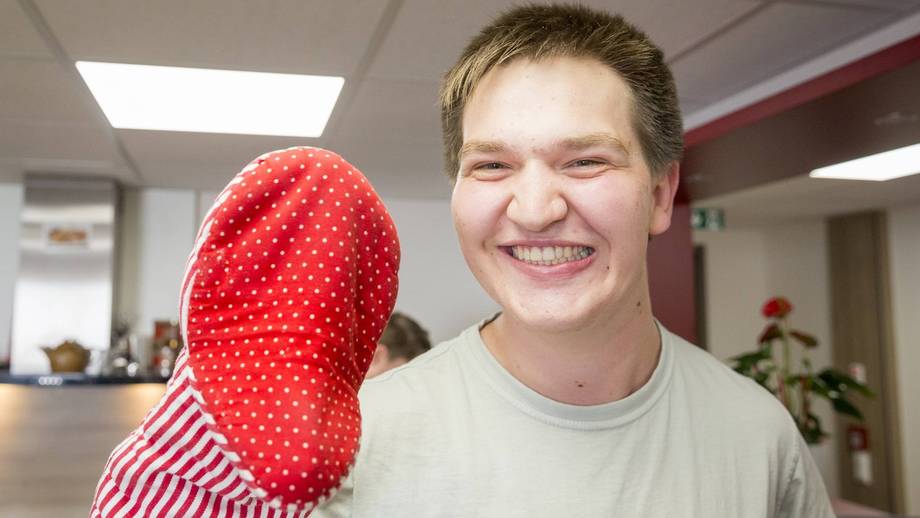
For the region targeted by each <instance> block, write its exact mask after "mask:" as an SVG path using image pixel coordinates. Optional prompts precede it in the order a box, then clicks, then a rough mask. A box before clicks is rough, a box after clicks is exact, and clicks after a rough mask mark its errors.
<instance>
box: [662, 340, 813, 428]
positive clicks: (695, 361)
mask: <svg viewBox="0 0 920 518" xmlns="http://www.w3.org/2000/svg"><path fill="white" fill-rule="evenodd" d="M665 332H666V333H668V334H669V335H670V337H669V338H670V340H671V345H672V347H673V351H674V363H675V372H674V382H675V383H678V384H679V385H680V386H679V389H680V390H681V391H682V392H683V393H684V394H686V396H687V397H688V398H689V399H690V401H688V402H689V403H690V404H692V405H693V406H694V408H697V409H699V410H700V411H701V412H702V413H703V414H704V415H705V416H707V417H709V418H712V419H718V420H719V421H721V422H722V423H723V424H724V425H726V426H729V427H732V428H735V429H736V431H742V432H744V431H750V432H752V433H755V434H756V435H758V436H760V437H765V438H770V439H771V440H773V441H777V440H778V441H780V442H781V443H786V444H790V443H793V442H794V441H795V438H796V436H797V434H798V430H797V429H796V427H795V423H794V422H793V421H792V417H791V416H790V415H789V412H788V411H787V410H786V408H785V407H784V406H783V405H782V403H780V401H779V400H778V399H777V398H776V397H775V396H774V395H773V394H771V393H770V392H769V391H767V390H766V389H765V388H763V387H761V386H760V385H758V384H757V383H756V382H755V381H754V380H752V379H750V378H748V377H746V376H742V375H741V374H738V373H737V372H735V371H733V370H732V369H731V368H729V367H728V366H727V365H726V364H724V363H723V362H722V361H720V360H718V359H717V358H715V357H714V356H712V355H711V354H710V353H708V352H707V351H705V350H703V349H701V348H699V347H697V346H695V345H693V344H691V343H690V342H687V341H686V340H684V339H683V338H681V337H679V336H677V335H674V334H673V333H670V332H668V331H665ZM738 429H740V430H738Z"/></svg>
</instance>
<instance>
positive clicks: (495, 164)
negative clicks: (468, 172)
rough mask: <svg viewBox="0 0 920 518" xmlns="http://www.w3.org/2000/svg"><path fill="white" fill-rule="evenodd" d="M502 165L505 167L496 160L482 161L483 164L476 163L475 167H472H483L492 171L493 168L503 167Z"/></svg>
mask: <svg viewBox="0 0 920 518" xmlns="http://www.w3.org/2000/svg"><path fill="white" fill-rule="evenodd" d="M504 167H505V166H504V165H502V164H500V163H498V162H485V163H483V164H478V165H477V166H476V167H474V168H473V169H480V170H482V169H485V170H493V171H494V170H498V169H504Z"/></svg>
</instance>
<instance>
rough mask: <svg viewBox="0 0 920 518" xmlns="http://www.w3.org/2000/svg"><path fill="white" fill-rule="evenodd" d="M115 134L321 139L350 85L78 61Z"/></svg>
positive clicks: (302, 78)
mask: <svg viewBox="0 0 920 518" xmlns="http://www.w3.org/2000/svg"><path fill="white" fill-rule="evenodd" d="M76 65H77V70H79V71H80V75H82V76H83V80H84V81H85V82H86V85H87V86H88V87H89V89H90V91H91V92H92V93H93V96H94V97H95V98H96V102H98V103H99V106H100V107H101V108H102V111H103V112H104V113H105V116H106V117H107V118H108V119H109V123H110V124H112V126H113V127H115V128H127V129H146V130H164V131H192V132H203V133H236V134H245V135H281V136H290V137H319V136H320V135H322V134H323V129H324V128H325V127H326V122H327V121H328V120H329V115H330V114H332V108H333V106H335V101H336V99H338V97H339V92H341V90H342V85H343V84H344V83H345V79H344V78H342V77H331V76H307V75H295V74H271V73H264V72H242V71H235V70H211V69H204V68H179V67H163V66H150V65H128V64H119V63H97V62H90V61H78V62H77V64H76Z"/></svg>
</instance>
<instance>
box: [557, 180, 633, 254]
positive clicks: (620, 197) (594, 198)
mask: <svg viewBox="0 0 920 518" xmlns="http://www.w3.org/2000/svg"><path fill="white" fill-rule="evenodd" d="M572 200H573V202H574V204H575V207H574V208H575V209H576V211H577V212H578V213H579V214H580V215H581V216H582V217H583V218H584V219H585V221H586V222H587V224H588V225H589V226H590V227H591V229H592V230H593V231H594V232H596V233H597V234H598V235H599V236H600V237H601V238H602V239H604V240H605V241H606V242H607V243H608V244H609V246H610V247H611V248H612V252H616V251H618V250H622V249H624V248H629V249H632V248H633V246H634V245H635V244H636V243H638V242H640V241H642V242H644V240H646V239H647V238H648V225H649V199H648V196H647V195H645V191H644V190H643V189H642V186H641V185H636V184H634V183H632V182H607V183H598V184H595V185H592V186H588V187H586V188H584V189H580V190H579V192H577V193H574V196H573V197H572Z"/></svg>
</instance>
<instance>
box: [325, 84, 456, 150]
mask: <svg viewBox="0 0 920 518" xmlns="http://www.w3.org/2000/svg"><path fill="white" fill-rule="evenodd" d="M335 134H336V136H338V137H341V138H343V139H351V140H357V139H391V138H393V137H394V136H395V135H398V136H399V138H400V140H419V139H425V140H430V139H431V138H432V137H434V138H439V136H440V134H441V122H440V113H439V107H438V84H437V83H434V82H419V81H390V80H382V79H366V80H364V82H362V84H361V87H360V89H359V90H358V92H357V94H356V95H355V97H354V99H353V100H352V102H351V104H350V106H349V109H348V113H347V114H345V116H344V118H343V119H342V121H341V123H340V124H339V126H338V128H337V131H336V133H335Z"/></svg>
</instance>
